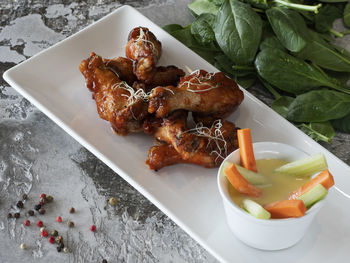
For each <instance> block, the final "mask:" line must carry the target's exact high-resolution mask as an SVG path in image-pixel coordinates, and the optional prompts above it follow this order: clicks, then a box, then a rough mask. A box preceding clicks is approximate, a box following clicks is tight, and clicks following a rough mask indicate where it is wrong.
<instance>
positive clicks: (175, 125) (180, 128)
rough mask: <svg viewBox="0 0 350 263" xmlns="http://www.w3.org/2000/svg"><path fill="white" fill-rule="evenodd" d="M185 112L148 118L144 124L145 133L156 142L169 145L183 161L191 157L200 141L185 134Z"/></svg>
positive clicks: (180, 111)
mask: <svg viewBox="0 0 350 263" xmlns="http://www.w3.org/2000/svg"><path fill="white" fill-rule="evenodd" d="M187 114H188V113H187V112H186V111H183V110H179V111H175V112H173V113H171V114H170V115H169V116H168V117H166V118H154V117H153V118H149V119H147V120H145V122H144V125H143V127H144V131H145V133H148V134H152V135H153V136H154V138H156V139H157V140H158V141H161V142H165V143H168V144H171V145H172V146H173V148H174V149H175V150H176V151H177V152H178V154H179V156H181V158H183V159H188V158H190V157H191V156H193V155H194V154H195V152H196V150H197V148H198V147H200V146H201V145H200V144H201V140H200V138H199V137H197V136H195V135H194V134H191V133H187V132H186V131H187Z"/></svg>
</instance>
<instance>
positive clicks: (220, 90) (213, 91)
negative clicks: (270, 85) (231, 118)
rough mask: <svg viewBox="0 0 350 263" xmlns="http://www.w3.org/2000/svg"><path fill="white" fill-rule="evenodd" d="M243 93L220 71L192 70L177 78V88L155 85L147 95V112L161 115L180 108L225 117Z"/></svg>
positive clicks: (235, 106) (237, 104) (241, 98)
mask: <svg viewBox="0 0 350 263" xmlns="http://www.w3.org/2000/svg"><path fill="white" fill-rule="evenodd" d="M242 100H243V92H242V91H241V90H240V89H239V88H238V86H237V84H236V82H234V81H233V80H232V79H229V78H227V77H226V76H225V75H224V74H223V73H222V72H218V73H208V72H206V71H204V70H197V71H194V72H193V73H192V74H190V75H188V76H185V77H183V78H181V79H180V82H179V84H178V85H177V87H171V86H168V87H165V88H164V87H157V88H155V89H154V90H153V91H152V93H151V95H150V103H149V107H148V112H149V113H155V114H156V116H157V117H164V116H166V115H167V114H169V113H170V112H172V111H174V110H178V109H184V110H188V111H192V112H196V113H198V114H202V115H210V116H212V117H214V118H215V119H217V118H225V117H227V116H228V115H229V114H231V113H232V112H233V111H234V110H235V109H236V108H237V107H238V106H239V104H240V103H241V102H242Z"/></svg>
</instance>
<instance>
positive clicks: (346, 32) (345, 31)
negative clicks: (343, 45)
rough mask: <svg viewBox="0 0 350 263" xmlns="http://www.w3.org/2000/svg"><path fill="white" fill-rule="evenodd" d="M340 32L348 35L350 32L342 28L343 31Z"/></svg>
mask: <svg viewBox="0 0 350 263" xmlns="http://www.w3.org/2000/svg"><path fill="white" fill-rule="evenodd" d="M341 34H343V35H348V34H350V29H347V30H344V31H343V32H341Z"/></svg>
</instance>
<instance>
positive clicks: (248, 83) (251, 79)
mask: <svg viewBox="0 0 350 263" xmlns="http://www.w3.org/2000/svg"><path fill="white" fill-rule="evenodd" d="M257 79H258V78H257V77H256V75H254V74H249V75H246V76H241V77H240V76H236V77H235V81H236V82H237V83H238V85H240V86H241V87H242V88H244V89H249V88H250V87H252V86H253V85H254V84H255V82H256V81H257Z"/></svg>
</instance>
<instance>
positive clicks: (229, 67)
mask: <svg viewBox="0 0 350 263" xmlns="http://www.w3.org/2000/svg"><path fill="white" fill-rule="evenodd" d="M215 60H216V61H217V63H218V64H219V66H220V68H222V69H223V71H224V72H226V73H229V74H231V75H232V76H247V75H250V74H252V73H255V68H254V67H250V66H239V65H234V63H233V62H232V61H231V60H230V59H229V58H228V57H227V56H226V55H224V54H221V55H218V56H216V57H215Z"/></svg>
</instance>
